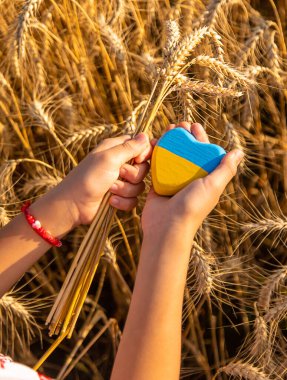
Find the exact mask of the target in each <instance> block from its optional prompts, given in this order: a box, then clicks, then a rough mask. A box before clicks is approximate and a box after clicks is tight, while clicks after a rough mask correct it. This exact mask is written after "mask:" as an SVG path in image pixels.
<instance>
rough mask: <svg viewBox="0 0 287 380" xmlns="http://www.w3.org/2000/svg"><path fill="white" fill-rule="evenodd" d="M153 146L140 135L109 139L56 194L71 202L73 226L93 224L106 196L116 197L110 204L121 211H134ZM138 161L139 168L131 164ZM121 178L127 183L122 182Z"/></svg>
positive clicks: (69, 176) (71, 173)
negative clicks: (132, 160) (132, 161)
mask: <svg viewBox="0 0 287 380" xmlns="http://www.w3.org/2000/svg"><path fill="white" fill-rule="evenodd" d="M151 150H152V147H151V145H150V142H149V139H148V137H147V136H146V135H145V134H143V133H140V134H139V135H138V136H136V137H135V138H134V139H131V138H130V136H127V135H126V136H120V137H115V138H109V139H106V140H104V141H103V142H102V143H101V144H99V145H98V146H97V147H96V148H95V149H94V150H92V151H91V152H90V153H89V154H88V155H87V157H85V158H84V159H83V160H82V161H81V162H80V164H79V165H78V166H77V167H76V168H75V169H73V170H72V171H71V172H70V173H69V174H68V175H67V177H66V178H64V180H63V181H62V182H61V183H60V184H59V185H58V186H56V187H55V188H54V189H52V191H53V192H54V193H58V194H59V196H60V197H61V199H67V201H68V202H67V204H68V205H69V207H70V208H71V209H70V211H71V214H72V215H73V219H74V220H73V224H74V226H77V225H79V224H89V223H91V222H92V220H93V218H94V216H95V214H96V212H97V210H98V208H99V205H100V202H101V200H102V198H103V196H104V194H105V193H106V192H107V191H108V190H110V191H111V193H112V194H113V195H112V196H111V198H110V203H111V205H113V206H114V207H116V208H118V209H120V210H131V209H132V208H133V207H135V206H136V204H137V196H138V195H139V194H140V193H141V192H142V191H143V190H144V182H143V179H144V177H145V175H146V174H147V172H148V170H149V164H148V163H147V162H146V160H147V159H148V158H149V157H150V154H151ZM131 159H134V162H135V165H134V166H132V165H129V164H128V163H127V162H128V161H130V160H131ZM119 176H120V177H121V178H122V179H124V180H125V182H123V181H121V180H118V178H119Z"/></svg>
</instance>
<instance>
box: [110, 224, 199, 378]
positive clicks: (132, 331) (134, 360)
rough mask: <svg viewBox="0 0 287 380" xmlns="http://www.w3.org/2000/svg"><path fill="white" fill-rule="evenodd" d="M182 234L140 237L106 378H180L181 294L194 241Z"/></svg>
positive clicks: (191, 235) (188, 233) (174, 231)
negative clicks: (129, 298) (124, 312)
mask: <svg viewBox="0 0 287 380" xmlns="http://www.w3.org/2000/svg"><path fill="white" fill-rule="evenodd" d="M182 233H183V230H181V234H178V233H177V231H176V230H173V231H171V230H166V231H162V234H158V235H155V236H150V235H147V236H145V237H144V241H143V245H142V250H141V257H140V262H139V267H138V272H137V277H136V284H135V288H134V291H133V297H132V302H131V305H130V309H129V314H128V319H127V321H126V327H125V330H124V334H123V336H122V340H121V344H120V348H119V351H118V354H117V358H116V362H115V366H114V369H113V375H112V378H111V380H120V379H129V380H146V379H149V380H158V379H165V380H173V379H174V380H178V379H179V372H180V355H181V313H182V302H183V292H184V286H185V281H186V274H187V268H188V262H189V253H190V248H191V246H192V240H193V234H192V233H191V231H186V233H185V234H184V235H182ZM162 236H164V238H163V239H162Z"/></svg>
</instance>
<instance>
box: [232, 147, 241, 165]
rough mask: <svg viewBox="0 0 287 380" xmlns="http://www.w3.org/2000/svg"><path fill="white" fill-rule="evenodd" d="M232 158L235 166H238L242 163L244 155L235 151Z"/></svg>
mask: <svg viewBox="0 0 287 380" xmlns="http://www.w3.org/2000/svg"><path fill="white" fill-rule="evenodd" d="M233 157H234V160H235V162H236V164H237V165H238V164H240V162H241V161H242V159H243V157H244V153H243V152H242V150H236V151H235V152H233Z"/></svg>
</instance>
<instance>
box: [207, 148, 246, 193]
mask: <svg viewBox="0 0 287 380" xmlns="http://www.w3.org/2000/svg"><path fill="white" fill-rule="evenodd" d="M243 157H244V153H243V152H242V151H241V150H239V149H234V150H232V151H231V152H229V153H227V154H226V155H225V156H224V157H223V159H222V161H221V163H220V164H219V165H218V167H217V168H216V169H215V170H214V171H213V172H212V173H210V174H209V175H208V176H206V177H204V179H203V180H204V182H205V185H206V188H210V189H212V190H213V192H214V193H215V194H217V195H220V194H221V193H222V192H223V191H224V189H225V187H226V186H227V184H228V183H229V182H230V181H231V179H232V178H233V177H234V176H235V174H236V173H237V168H238V165H239V164H240V162H241V161H242V159H243Z"/></svg>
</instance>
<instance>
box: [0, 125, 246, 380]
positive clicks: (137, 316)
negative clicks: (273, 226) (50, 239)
mask: <svg viewBox="0 0 287 380" xmlns="http://www.w3.org/2000/svg"><path fill="white" fill-rule="evenodd" d="M179 126H181V127H183V128H185V129H187V130H189V131H190V132H192V133H193V134H194V136H195V137H196V138H197V139H198V140H199V141H202V142H208V137H207V135H206V133H205V131H204V129H203V128H202V126H201V125H200V124H197V123H196V124H192V125H190V124H189V123H187V122H182V123H180V124H179ZM174 127H175V126H174V125H170V126H169V129H170V128H174ZM151 152H152V145H151V144H150V142H149V141H148V138H147V137H146V136H145V135H144V134H140V135H139V138H138V139H130V137H129V136H122V137H117V138H112V139H107V140H105V141H103V142H102V143H101V144H100V145H99V146H98V147H97V148H96V149H94V150H93V151H92V152H91V153H90V154H88V156H87V157H86V158H85V159H84V160H83V161H82V162H81V163H80V164H79V165H78V166H77V168H75V169H73V170H72V171H71V172H70V173H69V174H68V176H67V177H66V178H65V179H64V180H63V181H62V182H61V183H60V184H59V185H58V186H56V187H55V188H53V189H52V190H50V191H49V192H48V193H46V194H45V195H44V196H43V197H42V198H41V199H38V200H37V201H36V202H35V203H33V204H32V205H31V207H30V210H31V213H32V214H33V215H34V216H35V217H36V218H38V219H39V220H40V221H41V223H42V225H43V226H44V228H46V229H47V230H48V231H49V232H50V233H51V234H52V235H54V236H57V237H59V238H61V237H63V236H64V235H65V234H67V233H68V232H69V231H70V230H72V229H73V228H74V227H76V226H78V225H80V224H89V223H91V221H92V220H93V218H94V216H95V214H96V212H97V210H98V207H99V204H100V202H101V199H102V197H103V196H104V194H105V193H106V192H107V191H108V190H110V191H111V192H112V193H113V195H112V196H111V198H110V202H111V204H112V205H113V206H115V207H116V208H118V209H120V210H130V209H132V208H133V207H135V206H136V203H137V196H138V195H139V194H140V193H141V192H142V191H143V190H144V184H143V179H144V177H145V175H146V173H147V172H148V170H149V164H148V163H147V160H148V159H149V158H150V156H151ZM242 157H243V153H242V152H241V151H239V150H234V151H231V152H229V153H228V154H227V155H226V156H225V157H224V159H223V160H222V162H221V164H220V165H219V166H218V168H217V169H215V170H214V171H213V172H212V173H211V174H209V175H208V176H207V177H205V178H203V179H198V180H196V181H194V182H193V183H191V184H190V185H188V186H187V187H185V188H184V189H183V190H181V191H180V192H178V193H177V194H176V195H175V196H173V197H171V198H170V197H161V196H158V195H157V194H155V193H154V192H153V190H151V191H150V193H149V195H148V197H147V201H146V204H145V207H144V210H143V215H142V228H143V244H142V248H141V256H140V262H139V266H138V271H137V277H136V282H135V287H134V291H133V296H132V301H131V305H130V309H129V313H128V318H127V321H126V325H125V329H124V333H123V337H122V339H121V343H120V346H119V350H118V353H117V356H116V360H115V364H114V368H113V372H112V376H111V380H126V379H129V380H146V379H149V380H161V379H165V380H178V379H179V373H180V352H181V314H182V302H183V292H184V285H185V281H186V274H187V268H188V262H189V255H190V250H191V247H192V243H193V239H194V236H195V234H196V231H197V229H198V228H199V226H200V225H201V223H202V221H203V219H204V218H205V217H206V216H207V215H208V214H209V213H210V211H211V210H212V209H213V208H214V207H215V205H216V203H217V202H218V200H219V197H220V195H221V193H222V192H223V190H224V188H225V187H226V185H227V184H228V182H229V181H230V180H231V179H232V177H233V176H234V175H235V174H236V170H237V166H238V164H239V163H240V161H241V159H242ZM132 158H134V161H135V163H136V165H135V167H132V166H131V165H129V164H127V162H128V161H130V160H131V159H132ZM119 175H120V177H121V178H123V179H124V180H125V181H126V182H123V181H120V180H118V179H117V178H118V177H119ZM113 185H117V186H116V187H114V186H113ZM49 248H50V245H49V244H48V243H46V242H45V241H44V240H43V239H42V238H41V237H40V236H38V235H37V234H36V233H35V232H34V231H33V230H32V229H31V227H30V226H29V225H28V223H27V222H26V220H25V218H24V215H22V214H20V215H18V216H17V217H16V218H14V219H13V220H12V221H11V222H10V223H9V224H8V225H6V226H5V227H4V228H2V229H1V230H0V262H1V268H0V295H3V294H4V293H5V292H6V291H7V290H8V289H10V288H11V286H12V285H13V284H14V283H15V282H16V281H17V280H18V279H19V277H20V276H21V275H22V274H23V273H24V272H25V271H26V270H27V269H28V268H29V267H30V266H31V265H33V263H34V262H35V261H36V260H38V259H39V258H40V257H41V256H42V255H43V254H44V253H45V252H46V251H47V250H48V249H49Z"/></svg>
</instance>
